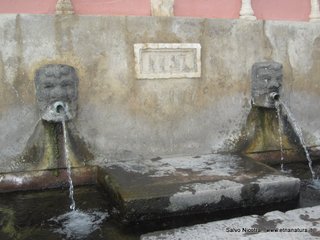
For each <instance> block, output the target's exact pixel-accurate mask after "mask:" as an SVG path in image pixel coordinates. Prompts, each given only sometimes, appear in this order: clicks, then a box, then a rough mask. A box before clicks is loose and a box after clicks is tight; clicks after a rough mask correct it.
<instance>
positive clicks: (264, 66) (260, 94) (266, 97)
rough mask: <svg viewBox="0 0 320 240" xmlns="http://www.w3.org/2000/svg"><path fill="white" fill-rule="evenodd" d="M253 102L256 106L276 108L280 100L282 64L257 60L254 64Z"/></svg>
mask: <svg viewBox="0 0 320 240" xmlns="http://www.w3.org/2000/svg"><path fill="white" fill-rule="evenodd" d="M251 74H252V90H251V91H252V104H253V105H254V106H256V107H262V108H275V104H276V102H278V101H279V100H280V91H281V86H282V75H283V74H282V64H280V63H277V62H273V61H270V62H257V63H255V64H253V66H252V73H251Z"/></svg>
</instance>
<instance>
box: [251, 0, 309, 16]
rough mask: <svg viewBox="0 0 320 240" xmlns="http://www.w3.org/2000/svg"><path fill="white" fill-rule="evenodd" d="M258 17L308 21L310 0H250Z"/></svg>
mask: <svg viewBox="0 0 320 240" xmlns="http://www.w3.org/2000/svg"><path fill="white" fill-rule="evenodd" d="M251 1H252V8H253V10H254V13H255V15H256V17H257V18H258V19H273V20H300V21H308V20H309V14H310V0H251Z"/></svg>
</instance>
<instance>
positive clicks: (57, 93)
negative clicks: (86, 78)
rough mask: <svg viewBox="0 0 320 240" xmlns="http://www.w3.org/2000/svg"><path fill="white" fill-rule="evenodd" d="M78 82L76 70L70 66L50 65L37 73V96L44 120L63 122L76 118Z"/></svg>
mask: <svg viewBox="0 0 320 240" xmlns="http://www.w3.org/2000/svg"><path fill="white" fill-rule="evenodd" d="M78 82H79V80H78V77H77V74H76V71H75V69H74V68H73V67H71V66H69V65H63V64H48V65H45V66H42V67H41V68H39V69H38V70H37V71H36V74H35V87H36V96H37V102H38V105H39V108H40V113H41V117H42V119H44V120H47V121H53V122H61V121H67V120H70V119H72V118H74V117H75V115H76V110H77V99H78Z"/></svg>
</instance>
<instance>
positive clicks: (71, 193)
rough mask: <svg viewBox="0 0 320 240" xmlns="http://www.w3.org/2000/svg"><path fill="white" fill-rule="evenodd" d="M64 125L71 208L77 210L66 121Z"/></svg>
mask: <svg viewBox="0 0 320 240" xmlns="http://www.w3.org/2000/svg"><path fill="white" fill-rule="evenodd" d="M62 126H63V141H64V144H63V145H64V156H65V161H66V165H67V173H68V182H69V198H70V200H71V204H70V210H72V211H74V210H76V202H75V201H74V197H73V182H72V177H71V163H70V159H69V150H68V142H67V141H68V140H67V139H68V138H67V129H66V122H65V121H63V122H62Z"/></svg>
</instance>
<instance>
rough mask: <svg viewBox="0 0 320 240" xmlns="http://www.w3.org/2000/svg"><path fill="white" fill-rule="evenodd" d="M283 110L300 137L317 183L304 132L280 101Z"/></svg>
mask: <svg viewBox="0 0 320 240" xmlns="http://www.w3.org/2000/svg"><path fill="white" fill-rule="evenodd" d="M279 103H280V104H281V105H282V106H283V108H284V109H285V110H286V113H287V116H288V119H289V121H290V123H291V125H292V127H293V128H294V131H295V133H296V134H297V135H298V137H299V140H300V143H301V145H302V147H303V150H304V152H305V155H306V157H307V160H308V165H309V169H310V172H311V174H312V180H313V181H315V180H316V179H315V177H316V176H315V172H314V171H313V168H312V160H311V157H310V154H309V151H308V149H307V146H306V143H305V141H304V138H303V134H302V130H301V128H300V126H299V125H298V123H297V121H296V120H295V118H294V117H293V114H292V113H291V111H290V110H289V108H288V107H287V106H286V105H285V104H284V103H283V102H282V101H280V102H279Z"/></svg>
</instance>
